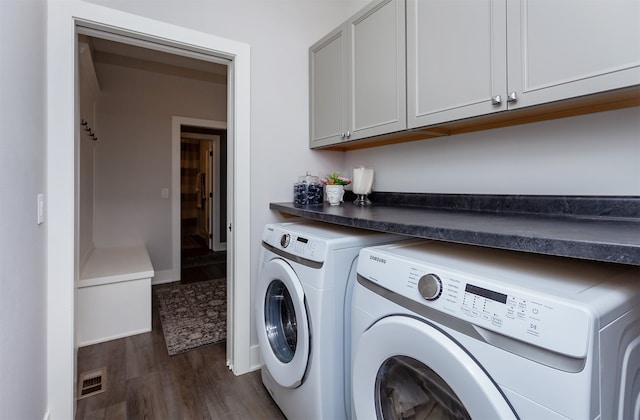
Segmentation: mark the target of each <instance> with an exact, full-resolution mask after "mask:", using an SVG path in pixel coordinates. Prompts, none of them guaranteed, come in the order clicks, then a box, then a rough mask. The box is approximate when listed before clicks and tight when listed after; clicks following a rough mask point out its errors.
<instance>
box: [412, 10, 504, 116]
mask: <svg viewBox="0 0 640 420" xmlns="http://www.w3.org/2000/svg"><path fill="white" fill-rule="evenodd" d="M505 15H506V0H474V1H460V0H407V92H408V93H407V102H408V105H407V108H408V109H407V114H408V126H409V128H415V127H420V126H427V125H432V124H437V123H441V122H447V121H453V120H458V119H462V118H468V117H472V116H477V115H483V114H489V113H492V112H497V111H504V110H506V100H505V99H506V98H505V97H504V94H505V92H506V83H507V77H506V22H505ZM498 95H500V98H497V96H498ZM492 97H496V100H495V101H492ZM493 102H496V103H495V104H494V103H493Z"/></svg>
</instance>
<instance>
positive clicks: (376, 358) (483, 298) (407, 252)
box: [352, 240, 640, 420]
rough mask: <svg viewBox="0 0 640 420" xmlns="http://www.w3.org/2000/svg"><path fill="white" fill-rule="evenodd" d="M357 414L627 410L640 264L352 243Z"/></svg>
mask: <svg viewBox="0 0 640 420" xmlns="http://www.w3.org/2000/svg"><path fill="white" fill-rule="evenodd" d="M357 271H358V275H357V282H356V285H355V286H354V291H353V308H354V309H353V314H352V375H353V382H352V399H353V409H354V411H353V413H354V416H355V417H357V418H358V419H375V418H378V419H396V418H403V419H405V418H406V419H418V418H420V419H430V418H431V419H445V418H455V419H465V418H466V419H468V418H473V419H517V418H521V419H536V420H537V419H545V420H549V419H639V418H640V268H639V267H633V266H624V265H618V264H607V263H595V262H587V261H579V260H572V259H569V258H557V257H549V256H542V255H533V254H525V253H519V252H512V251H502V250H494V249H489V248H481V247H474V246H464V245H457V244H450V243H444V242H436V241H425V240H420V241H417V242H415V241H409V242H408V243H407V242H405V243H402V244H397V245H389V246H381V247H373V248H367V249H363V250H362V251H361V253H360V258H359V261H358V268H357Z"/></svg>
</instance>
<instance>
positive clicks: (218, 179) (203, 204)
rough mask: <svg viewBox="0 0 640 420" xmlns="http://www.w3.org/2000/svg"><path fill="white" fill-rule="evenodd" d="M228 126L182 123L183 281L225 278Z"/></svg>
mask: <svg viewBox="0 0 640 420" xmlns="http://www.w3.org/2000/svg"><path fill="white" fill-rule="evenodd" d="M226 140H227V133H226V130H221V129H212V128H207V127H196V126H187V125H181V127H180V256H181V258H180V262H181V270H180V282H181V283H183V284H186V283H193V282H199V281H207V280H215V279H221V278H225V277H226V274H227V253H226V244H227V238H226V228H225V223H224V221H225V220H226V184H227V174H226V168H227V165H226V148H227V144H226Z"/></svg>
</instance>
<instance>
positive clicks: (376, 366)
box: [352, 315, 517, 419]
mask: <svg viewBox="0 0 640 420" xmlns="http://www.w3.org/2000/svg"><path fill="white" fill-rule="evenodd" d="M353 363H354V366H353V380H352V395H353V404H354V409H355V414H356V417H357V418H362V419H374V418H378V419H395V418H403V419H404V418H407V419H419V418H420V419H472V418H474V419H480V418H484V419H516V418H517V416H516V415H515V413H514V411H513V409H512V407H511V405H510V404H509V403H508V402H507V400H506V398H505V397H504V395H503V394H502V392H501V391H500V390H499V389H498V387H497V385H496V384H495V383H494V382H493V380H491V378H490V377H489V376H488V375H487V373H486V372H485V371H484V370H483V369H482V368H481V367H480V366H479V365H478V363H477V362H476V361H475V360H474V359H473V358H472V357H471V356H469V354H468V353H467V352H466V351H465V350H464V349H462V348H461V347H460V346H459V345H458V344H457V343H456V342H455V341H453V340H452V339H451V338H450V337H449V336H447V335H445V334H444V333H443V332H442V331H440V330H439V329H437V328H436V327H434V326H432V325H430V324H428V323H426V322H423V321H420V320H418V319H415V318H410V317H407V316H400V315H395V316H390V317H387V318H384V319H382V320H379V321H378V322H376V323H375V324H374V325H373V326H371V327H370V328H369V329H368V330H367V331H365V332H364V333H363V334H362V335H361V336H360V337H359V339H358V342H357V349H356V351H355V357H354V361H353Z"/></svg>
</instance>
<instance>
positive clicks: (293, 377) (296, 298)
mask: <svg viewBox="0 0 640 420" xmlns="http://www.w3.org/2000/svg"><path fill="white" fill-rule="evenodd" d="M304 301H305V299H304V290H303V288H302V284H301V283H300V280H299V279H298V276H297V275H296V273H295V272H294V271H293V269H292V268H291V266H290V265H289V264H287V263H286V262H285V261H283V260H281V259H273V260H271V261H269V262H267V263H266V264H265V265H264V266H263V267H262V271H261V273H260V279H259V282H258V294H257V298H256V328H257V333H258V342H259V344H260V353H261V354H262V360H263V361H264V364H265V366H266V368H267V369H268V370H269V373H270V374H271V376H272V377H273V379H274V380H275V381H276V382H277V383H278V384H279V385H281V386H283V387H285V388H296V387H298V386H299V385H300V384H301V383H302V379H303V377H304V373H305V371H306V370H307V363H308V361H309V347H310V346H309V343H310V333H309V321H308V319H307V311H306V309H305V304H304Z"/></svg>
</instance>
